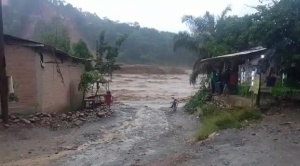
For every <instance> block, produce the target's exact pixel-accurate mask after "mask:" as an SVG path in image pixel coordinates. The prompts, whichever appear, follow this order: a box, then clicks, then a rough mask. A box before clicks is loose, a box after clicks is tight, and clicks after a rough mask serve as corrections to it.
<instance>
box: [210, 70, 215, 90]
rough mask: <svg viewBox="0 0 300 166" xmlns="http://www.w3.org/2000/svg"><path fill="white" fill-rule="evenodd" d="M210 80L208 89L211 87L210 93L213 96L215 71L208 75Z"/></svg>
mask: <svg viewBox="0 0 300 166" xmlns="http://www.w3.org/2000/svg"><path fill="white" fill-rule="evenodd" d="M209 79H210V87H211V92H212V94H214V93H215V92H216V72H215V70H212V72H211V73H210V75H209Z"/></svg>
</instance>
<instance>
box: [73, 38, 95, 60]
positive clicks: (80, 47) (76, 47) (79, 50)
mask: <svg viewBox="0 0 300 166" xmlns="http://www.w3.org/2000/svg"><path fill="white" fill-rule="evenodd" d="M72 48H73V55H74V56H75V57H78V58H84V59H91V58H92V57H93V55H92V53H91V52H90V50H89V48H88V46H87V44H86V43H85V42H84V41H83V40H82V39H80V40H79V41H78V42H77V43H74V44H73V45H72Z"/></svg>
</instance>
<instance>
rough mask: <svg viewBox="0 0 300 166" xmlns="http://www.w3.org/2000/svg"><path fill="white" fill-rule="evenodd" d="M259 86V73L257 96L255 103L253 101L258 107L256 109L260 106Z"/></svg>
mask: <svg viewBox="0 0 300 166" xmlns="http://www.w3.org/2000/svg"><path fill="white" fill-rule="evenodd" d="M260 86H261V73H259V84H258V92H257V95H256V101H255V105H256V106H258V107H259V106H260V98H261V93H260Z"/></svg>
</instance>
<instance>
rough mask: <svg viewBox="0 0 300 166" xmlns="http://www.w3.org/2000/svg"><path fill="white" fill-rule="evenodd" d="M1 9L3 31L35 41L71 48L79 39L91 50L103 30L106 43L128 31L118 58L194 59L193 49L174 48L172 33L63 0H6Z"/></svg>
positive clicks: (175, 61)
mask: <svg viewBox="0 0 300 166" xmlns="http://www.w3.org/2000/svg"><path fill="white" fill-rule="evenodd" d="M3 13H4V30H5V33H7V34H11V35H14V36H19V37H24V38H28V39H34V40H38V41H45V39H46V38H47V40H46V41H48V43H49V44H56V41H57V40H61V39H63V40H70V42H71V43H70V45H69V44H68V41H65V42H62V43H64V44H62V43H60V45H59V46H60V48H61V49H62V50H64V51H71V48H72V47H71V46H72V43H77V42H78V41H79V40H80V39H82V41H84V42H85V43H86V44H87V45H88V47H89V49H91V50H92V51H91V52H94V53H95V52H96V38H97V36H99V34H100V33H101V32H102V31H103V30H104V31H106V40H107V41H108V42H109V43H113V42H114V41H116V40H117V38H118V36H119V35H120V34H128V38H127V40H126V41H125V42H124V44H123V45H122V47H121V48H120V50H119V53H120V56H119V58H118V61H119V62H123V63H128V64H161V65H185V66H186V65H190V64H191V63H193V61H194V60H195V59H194V56H193V53H190V52H187V51H185V50H179V51H178V52H174V50H173V38H174V36H175V34H173V33H170V32H159V31H157V30H155V29H151V28H141V27H140V25H139V23H137V22H135V23H120V22H117V21H111V20H109V19H108V18H99V17H98V16H97V15H96V14H93V13H89V12H85V11H82V10H81V9H78V8H75V7H73V6H72V5H71V4H66V2H65V1H63V0H26V1H20V0H9V2H8V4H7V5H5V6H4V7H3ZM53 22H55V24H53ZM53 34H55V35H53ZM50 36H52V37H50ZM53 36H56V37H53ZM57 36H58V37H57ZM66 43H67V44H66ZM65 44H66V45H65ZM62 45H64V46H62ZM56 46H57V45H56Z"/></svg>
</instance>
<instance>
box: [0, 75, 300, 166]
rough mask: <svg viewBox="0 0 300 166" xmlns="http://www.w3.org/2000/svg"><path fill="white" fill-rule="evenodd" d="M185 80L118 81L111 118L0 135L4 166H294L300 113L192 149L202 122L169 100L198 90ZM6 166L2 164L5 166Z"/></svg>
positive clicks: (128, 77) (299, 144)
mask: <svg viewBox="0 0 300 166" xmlns="http://www.w3.org/2000/svg"><path fill="white" fill-rule="evenodd" d="M187 80H188V76H187V75H119V76H117V77H115V79H114V80H113V82H112V85H111V90H112V93H113V94H114V96H115V97H116V98H117V99H118V102H120V103H118V104H115V105H114V107H113V109H114V110H115V113H114V114H112V115H111V117H108V118H104V119H101V120H100V121H99V122H93V123H86V124H84V125H82V126H80V127H79V128H72V129H66V130H58V131H49V130H48V129H45V128H37V127H29V126H26V127H25V126H24V127H18V128H14V127H13V126H12V127H11V128H9V129H5V130H3V129H1V132H0V149H1V150H0V163H2V165H4V166H15V165H20V166H31V165H32V166H35V165H36V166H40V165H46V166H47V165H48V166H57V165H59V166H69V165H70V166H100V165H103V166H123V165H124V166H127V165H128V166H134V165H136V166H138V165H141V166H142V165H143V166H173V165H179V166H199V165H200V166H202V165H203V166H213V165H214V166H222V165H230V166H252V165H253V166H275V165H276V166H287V165H288V166H293V165H299V163H300V158H299V157H298V156H299V152H300V123H299V122H298V121H299V118H300V112H299V111H298V110H297V109H292V110H288V109H280V111H281V113H278V114H277V113H274V114H272V115H266V116H265V118H264V120H262V121H261V122H259V123H256V124H252V125H250V126H248V127H246V128H245V129H242V130H226V131H222V132H220V133H219V135H217V136H216V137H214V138H213V139H211V140H208V141H204V142H201V143H199V142H198V143H197V142H195V141H194V135H195V132H196V130H197V129H198V128H199V127H200V126H201V124H199V122H198V120H197V119H196V118H195V117H194V116H192V115H189V114H186V113H184V112H183V111H181V110H178V111H177V112H172V111H171V110H170V109H169V108H168V107H169V106H170V102H171V100H170V98H171V97H172V96H175V97H178V98H180V99H182V100H181V101H182V103H181V106H182V104H183V102H184V99H185V98H186V97H188V96H189V95H191V94H192V93H194V92H195V91H196V89H197V88H193V87H190V86H189V84H188V82H187ZM0 165H1V164H0Z"/></svg>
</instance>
